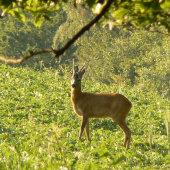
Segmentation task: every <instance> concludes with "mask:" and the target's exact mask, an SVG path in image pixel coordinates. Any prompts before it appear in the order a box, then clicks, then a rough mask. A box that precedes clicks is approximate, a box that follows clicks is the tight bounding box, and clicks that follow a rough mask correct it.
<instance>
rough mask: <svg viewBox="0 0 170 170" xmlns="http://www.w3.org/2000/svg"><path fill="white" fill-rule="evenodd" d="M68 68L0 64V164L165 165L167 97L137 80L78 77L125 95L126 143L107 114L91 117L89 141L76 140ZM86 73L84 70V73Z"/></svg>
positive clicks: (19, 169) (169, 155) (22, 169)
mask: <svg viewBox="0 0 170 170" xmlns="http://www.w3.org/2000/svg"><path fill="white" fill-rule="evenodd" d="M70 77H71V70H69V71H67V70H65V73H64V75H63V76H61V75H60V74H59V72H58V71H56V70H50V69H44V70H43V71H35V70H33V69H32V68H29V67H25V68H22V67H18V68H14V67H10V66H7V65H4V64H3V65H0V85H1V91H0V106H1V107H0V118H1V122H0V169H1V170H29V169H30V170H33V169H37V170H41V169H42V170H58V169H59V170H67V169H69V170H70V169H73V170H74V169H75V170H78V169H80V170H83V169H84V170H90V169H92V170H94V169H101V170H102V169H104V170H107V169H116V170H119V169H120V170H122V169H126V170H127V169H129V170H131V169H133V170H136V169H170V148H169V147H170V143H169V138H168V121H169V100H168V99H166V98H164V97H163V96H160V95H159V94H157V92H156V91H151V90H147V88H146V87H145V82H144V83H143V84H139V85H134V86H130V85H126V84H125V83H121V84H119V85H117V84H116V85H115V84H113V85H110V86H108V85H104V84H102V83H100V82H97V81H96V82H94V81H90V80H86V81H85V79H83V80H82V90H83V91H89V92H92V93H97V92H98V93H100V92H116V93H121V94H123V95H125V96H126V97H127V98H128V99H129V100H130V101H131V102H132V103H133V108H132V110H131V111H130V114H129V115H128V117H127V124H128V126H129V128H130V129H131V132H132V140H131V148H130V149H129V150H126V149H125V148H124V147H123V141H124V133H123V131H122V130H121V129H120V128H119V126H118V125H117V124H116V123H115V122H112V120H111V119H91V120H90V135H91V139H92V141H91V143H90V142H88V141H87V139H86V135H85V133H83V136H82V140H81V141H79V140H78V135H79V130H80V125H81V117H78V116H77V115H76V113H75V112H74V110H73V108H72V103H71V98H70V97H71V94H70V89H71V86H70ZM84 77H86V74H85V75H84Z"/></svg>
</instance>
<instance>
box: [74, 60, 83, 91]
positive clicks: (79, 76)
mask: <svg viewBox="0 0 170 170" xmlns="http://www.w3.org/2000/svg"><path fill="white" fill-rule="evenodd" d="M85 65H86V63H84V65H83V66H82V68H81V69H80V70H79V68H78V66H75V62H74V59H73V75H72V77H71V87H72V88H75V87H76V86H77V85H79V84H80V83H81V79H82V77H83V74H84V73H85V70H86V67H85Z"/></svg>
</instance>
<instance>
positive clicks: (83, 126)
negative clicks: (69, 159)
mask: <svg viewBox="0 0 170 170" xmlns="http://www.w3.org/2000/svg"><path fill="white" fill-rule="evenodd" d="M87 122H88V118H87V117H85V116H83V121H82V124H81V129H80V135H79V139H81V136H82V133H83V131H84V128H85V126H86V124H87ZM86 133H87V131H86Z"/></svg>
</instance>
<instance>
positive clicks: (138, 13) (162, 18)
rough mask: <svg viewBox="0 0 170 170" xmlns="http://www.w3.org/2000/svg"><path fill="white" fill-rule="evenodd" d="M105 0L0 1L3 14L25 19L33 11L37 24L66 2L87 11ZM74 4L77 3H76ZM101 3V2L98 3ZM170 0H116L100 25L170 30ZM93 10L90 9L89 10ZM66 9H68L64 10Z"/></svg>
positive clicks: (102, 4) (57, 10) (95, 9)
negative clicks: (84, 8) (86, 8)
mask: <svg viewBox="0 0 170 170" xmlns="http://www.w3.org/2000/svg"><path fill="white" fill-rule="evenodd" d="M107 2H108V1H106V0H100V1H96V0H82V1H73V0H70V1H69V0H61V1H59V0H48V1H47V0H39V1H37V0H23V1H16V0H1V1H0V11H2V12H3V13H2V14H3V15H2V14H1V15H2V17H3V16H4V15H5V14H6V13H10V14H12V15H15V16H16V17H18V18H19V19H20V20H21V21H23V22H25V16H26V15H25V12H26V13H27V14H28V13H29V14H32V16H33V17H34V24H35V26H37V27H40V26H41V25H42V23H43V21H44V20H48V21H52V18H50V14H51V13H54V12H59V9H60V7H64V6H65V5H66V4H71V5H72V7H74V12H76V11H77V8H76V7H77V6H82V7H86V6H87V7H88V8H89V10H90V11H93V12H94V13H98V12H99V11H101V10H98V9H99V8H100V9H101V8H102V6H104V5H105V4H106V3H107ZM75 3H76V5H75ZM99 4H100V5H99ZM169 7H170V3H169V1H168V0H165V1H164V0H146V1H143V0H137V1H129V0H121V1H120V0H119V1H118V0H116V1H113V2H112V5H111V7H110V8H108V10H107V11H106V13H105V14H104V17H105V18H104V19H102V21H100V24H104V25H105V24H108V25H110V26H111V27H112V26H116V25H119V26H120V25H128V26H130V25H133V26H135V27H137V28H139V27H140V28H144V29H147V30H148V29H150V28H153V29H156V30H157V29H158V28H160V26H163V27H164V28H166V30H167V31H168V32H169V31H170V24H169V23H168V20H169V19H170V18H169ZM91 9H92V10H91ZM67 12H69V9H67Z"/></svg>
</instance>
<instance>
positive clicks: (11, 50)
mask: <svg viewBox="0 0 170 170" xmlns="http://www.w3.org/2000/svg"><path fill="white" fill-rule="evenodd" d="M60 12H61V13H60V14H61V15H60V14H58V15H60V19H58V17H57V16H58V15H51V18H52V19H53V21H54V23H53V24H52V25H51V24H48V22H45V23H44V24H43V25H42V26H41V28H36V27H35V26H34V25H33V24H32V18H31V16H30V15H27V18H28V19H29V20H27V21H26V22H25V23H22V22H20V21H19V20H18V19H17V18H14V17H11V16H9V17H8V18H3V19H2V21H3V22H0V28H1V29H0V30H1V34H0V43H1V46H0V51H1V52H0V55H4V56H6V57H9V58H22V57H24V56H26V55H29V51H38V50H42V49H46V48H50V47H52V40H53V37H54V35H55V32H56V29H57V28H58V27H59V25H60V24H61V23H62V22H65V17H66V15H65V12H63V11H62V10H60ZM42 17H46V18H47V17H48V16H46V15H44V16H41V14H40V16H39V19H40V20H39V19H37V20H36V22H37V24H39V22H41V18H42ZM49 20H50V19H49ZM54 64H55V59H54V57H53V55H52V54H49V53H48V54H42V55H39V56H35V57H33V58H32V59H31V60H28V61H26V62H24V63H23V64H22V66H24V65H29V66H31V67H33V68H36V69H41V65H42V66H46V67H50V66H54Z"/></svg>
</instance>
